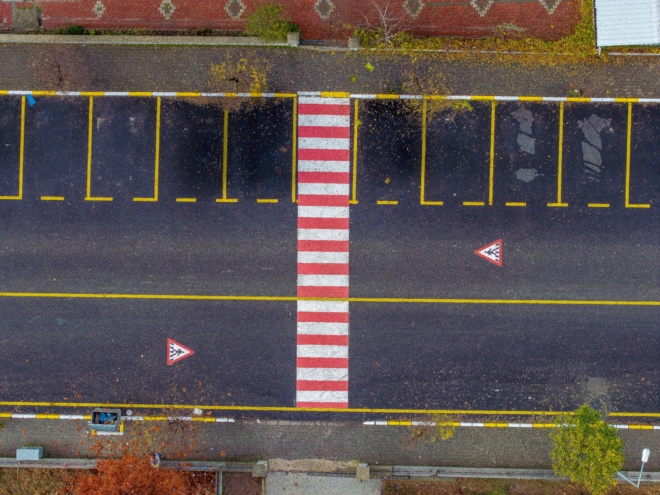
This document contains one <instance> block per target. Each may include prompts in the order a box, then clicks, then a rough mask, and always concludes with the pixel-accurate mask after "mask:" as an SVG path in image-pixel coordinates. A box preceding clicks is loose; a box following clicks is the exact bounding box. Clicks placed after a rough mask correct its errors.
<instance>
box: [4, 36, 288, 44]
mask: <svg viewBox="0 0 660 495" xmlns="http://www.w3.org/2000/svg"><path fill="white" fill-rule="evenodd" d="M0 43H12V44H35V43H36V44H61V45H185V46H259V47H262V46H264V47H297V45H293V44H289V43H286V42H282V41H264V40H262V39H261V38H257V37H254V36H135V35H103V34H101V35H98V36H91V35H66V34H0Z"/></svg>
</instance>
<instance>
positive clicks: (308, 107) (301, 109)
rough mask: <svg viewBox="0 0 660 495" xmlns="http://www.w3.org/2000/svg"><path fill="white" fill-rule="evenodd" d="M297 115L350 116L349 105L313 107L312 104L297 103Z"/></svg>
mask: <svg viewBox="0 0 660 495" xmlns="http://www.w3.org/2000/svg"><path fill="white" fill-rule="evenodd" d="M298 114H300V115H350V114H351V106H350V105H326V104H320V105H315V104H314V103H299V104H298Z"/></svg>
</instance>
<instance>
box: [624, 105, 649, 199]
mask: <svg viewBox="0 0 660 495" xmlns="http://www.w3.org/2000/svg"><path fill="white" fill-rule="evenodd" d="M631 136H632V102H629V103H628V130H627V133H626V192H625V206H626V208H650V207H651V205H650V204H648V203H646V204H642V203H636V204H632V203H630V141H631Z"/></svg>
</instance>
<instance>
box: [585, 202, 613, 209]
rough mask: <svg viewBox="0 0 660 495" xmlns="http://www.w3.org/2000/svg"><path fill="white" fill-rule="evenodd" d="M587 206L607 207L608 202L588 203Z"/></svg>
mask: <svg viewBox="0 0 660 495" xmlns="http://www.w3.org/2000/svg"><path fill="white" fill-rule="evenodd" d="M587 206H588V207H589V208H609V207H610V204H609V203H589V204H588V205H587Z"/></svg>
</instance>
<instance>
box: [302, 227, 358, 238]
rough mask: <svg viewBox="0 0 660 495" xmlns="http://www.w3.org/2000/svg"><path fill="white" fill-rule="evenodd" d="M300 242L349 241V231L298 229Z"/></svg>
mask: <svg viewBox="0 0 660 495" xmlns="http://www.w3.org/2000/svg"><path fill="white" fill-rule="evenodd" d="M298 240H299V241H347V240H348V229H341V230H340V229H298Z"/></svg>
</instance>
